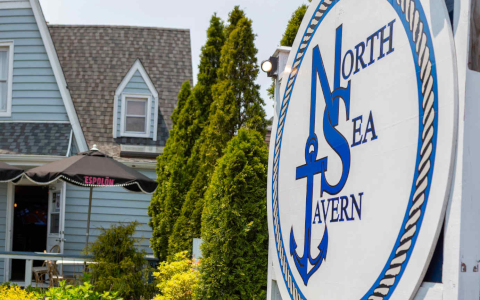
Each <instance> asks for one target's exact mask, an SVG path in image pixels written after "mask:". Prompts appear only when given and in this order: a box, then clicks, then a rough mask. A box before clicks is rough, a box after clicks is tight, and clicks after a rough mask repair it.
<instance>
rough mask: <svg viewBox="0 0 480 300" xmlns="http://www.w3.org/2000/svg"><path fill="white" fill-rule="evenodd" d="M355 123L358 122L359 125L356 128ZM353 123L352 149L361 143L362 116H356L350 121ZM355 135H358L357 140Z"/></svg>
mask: <svg viewBox="0 0 480 300" xmlns="http://www.w3.org/2000/svg"><path fill="white" fill-rule="evenodd" d="M357 121H360V124H358V127H357ZM352 122H353V143H352V147H355V146H358V145H360V144H361V143H362V138H363V136H362V132H361V130H362V116H358V117H356V118H355V119H353V120H352ZM357 134H360V139H359V140H357V138H356V137H357Z"/></svg>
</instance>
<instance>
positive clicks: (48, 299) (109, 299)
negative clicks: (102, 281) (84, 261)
mask: <svg viewBox="0 0 480 300" xmlns="http://www.w3.org/2000/svg"><path fill="white" fill-rule="evenodd" d="M117 295H118V292H103V293H99V292H97V291H95V290H94V287H93V285H91V284H89V283H88V282H85V283H84V284H83V285H78V286H75V285H66V284H65V282H64V281H62V282H60V287H51V288H49V289H47V290H46V291H45V294H37V297H38V298H37V299H44V300H122V298H120V297H118V296H117ZM26 299H28V298H26Z"/></svg>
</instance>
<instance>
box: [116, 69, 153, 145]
mask: <svg viewBox="0 0 480 300" xmlns="http://www.w3.org/2000/svg"><path fill="white" fill-rule="evenodd" d="M157 124H158V93H157V91H156V90H155V88H154V86H153V83H152V81H151V79H150V77H149V76H148V74H147V72H146V71H145V68H144V67H143V65H142V63H141V62H140V60H137V61H136V62H135V63H134V64H133V66H132V67H131V68H130V71H128V73H127V75H126V76H125V78H124V79H123V80H122V82H121V83H120V85H119V86H118V88H117V91H116V92H115V102H114V118H113V137H114V138H117V137H138V138H150V139H152V140H154V141H156V140H157V126H158V125H157Z"/></svg>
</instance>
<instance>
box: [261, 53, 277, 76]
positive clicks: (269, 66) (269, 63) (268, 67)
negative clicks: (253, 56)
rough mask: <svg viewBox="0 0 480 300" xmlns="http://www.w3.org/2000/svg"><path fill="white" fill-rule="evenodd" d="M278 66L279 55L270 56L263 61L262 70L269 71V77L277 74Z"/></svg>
mask: <svg viewBox="0 0 480 300" xmlns="http://www.w3.org/2000/svg"><path fill="white" fill-rule="evenodd" d="M277 68H278V57H273V56H272V57H270V58H269V59H268V60H264V61H263V62H262V71H263V72H265V73H267V76H268V77H273V76H275V75H276V74H275V72H277Z"/></svg>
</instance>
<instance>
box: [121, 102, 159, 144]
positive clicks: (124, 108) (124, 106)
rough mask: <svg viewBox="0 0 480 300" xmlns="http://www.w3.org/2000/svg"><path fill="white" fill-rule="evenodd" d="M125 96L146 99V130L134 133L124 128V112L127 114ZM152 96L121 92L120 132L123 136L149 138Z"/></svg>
mask: <svg viewBox="0 0 480 300" xmlns="http://www.w3.org/2000/svg"><path fill="white" fill-rule="evenodd" d="M127 98H141V99H146V100H147V116H146V117H147V120H146V124H145V126H146V128H145V129H146V130H145V133H134V132H128V131H126V130H125V127H126V125H125V122H126V114H127ZM151 116H152V96H150V95H145V94H130V93H123V94H122V114H121V119H120V134H121V136H124V137H139V138H149V137H150V124H151V120H152V117H151Z"/></svg>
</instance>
